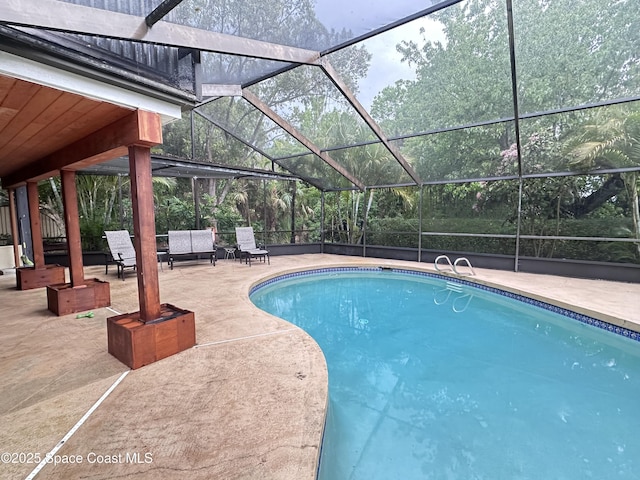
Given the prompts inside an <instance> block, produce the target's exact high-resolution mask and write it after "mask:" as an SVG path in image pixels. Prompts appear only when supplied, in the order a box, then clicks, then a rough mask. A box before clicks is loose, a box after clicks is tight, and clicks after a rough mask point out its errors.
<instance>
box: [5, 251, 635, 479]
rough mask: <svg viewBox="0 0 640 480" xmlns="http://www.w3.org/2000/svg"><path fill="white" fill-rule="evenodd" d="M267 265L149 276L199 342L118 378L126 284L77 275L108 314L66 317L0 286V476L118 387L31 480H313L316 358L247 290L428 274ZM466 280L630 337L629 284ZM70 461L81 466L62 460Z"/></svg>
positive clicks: (192, 267)
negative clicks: (331, 276) (117, 343)
mask: <svg viewBox="0 0 640 480" xmlns="http://www.w3.org/2000/svg"><path fill="white" fill-rule="evenodd" d="M272 260H273V261H272V262H271V265H267V264H255V265H253V266H252V267H251V268H249V266H247V265H244V264H240V263H239V262H234V261H233V260H221V261H219V262H217V265H216V266H215V267H213V266H211V265H209V264H208V263H205V262H202V263H198V264H196V263H191V264H181V265H180V266H179V267H178V268H176V269H174V270H173V271H172V270H169V269H164V270H163V271H161V272H159V278H160V293H161V299H162V301H163V302H169V303H179V304H180V305H181V306H183V307H184V308H188V309H190V310H193V311H194V312H195V314H196V339H197V342H198V345H197V346H196V347H194V348H191V349H189V350H187V351H185V352H182V353H180V354H178V355H174V356H173V357H170V358H167V359H164V360H162V361H160V362H157V363H155V364H152V365H148V366H146V367H143V368H141V369H139V370H135V371H131V372H129V373H128V374H127V375H126V377H124V378H121V376H122V375H123V373H124V372H126V371H128V368H127V367H126V366H125V365H123V364H122V363H120V362H119V361H118V360H116V359H115V358H114V357H112V356H110V355H109V354H108V353H107V342H106V318H107V317H109V316H112V315H113V311H112V310H111V309H113V310H115V311H118V312H128V311H134V310H136V309H137V307H138V305H137V282H136V281H135V279H134V278H133V277H131V279H129V280H128V281H125V282H122V281H120V280H117V279H116V277H115V273H113V274H112V275H107V276H105V275H104V267H87V268H86V269H85V270H86V271H87V275H90V276H91V277H96V278H100V279H102V280H107V281H109V282H110V284H111V297H112V305H111V307H110V308H103V309H96V310H94V313H95V316H94V318H92V319H88V318H82V319H77V318H75V315H68V316H63V317H56V316H55V315H53V314H51V313H50V312H48V311H47V309H46V304H47V302H46V291H44V289H36V290H30V291H17V290H16V288H15V276H13V275H11V274H7V275H2V276H0V318H2V319H3V320H2V326H3V328H2V329H1V330H0V352H1V353H0V391H1V392H2V395H0V415H1V417H0V421H1V422H2V425H3V435H2V437H1V439H0V451H1V452H7V453H14V454H16V455H15V456H14V458H15V460H16V461H15V463H14V462H13V461H9V462H4V461H3V462H2V463H0V478H27V477H28V476H29V475H30V474H31V473H32V472H34V470H35V469H36V468H38V467H39V464H40V461H36V458H35V456H36V455H39V456H41V457H44V455H46V453H47V452H52V450H53V449H54V448H56V447H57V446H58V444H59V442H61V440H62V439H63V438H65V435H66V434H67V433H68V432H70V431H71V430H72V429H73V428H74V427H75V426H76V425H77V424H78V422H79V421H80V420H81V419H83V418H84V416H85V414H86V413H87V412H88V411H89V410H90V409H91V408H92V406H94V405H95V404H96V402H97V401H98V400H99V399H100V398H101V397H102V396H103V394H104V393H105V392H107V391H108V390H109V389H110V387H112V386H113V385H114V383H115V382H116V381H117V380H118V379H121V381H120V382H119V383H118V384H117V385H116V386H115V388H113V391H111V392H110V394H109V395H108V396H106V397H105V398H104V399H103V401H102V402H101V403H100V404H99V405H97V406H96V408H95V409H94V410H92V413H91V415H89V416H88V417H86V418H84V421H83V423H82V424H81V425H78V426H77V428H76V429H75V430H74V432H73V435H71V436H69V437H68V438H66V439H65V441H64V442H63V444H62V445H60V446H59V448H58V449H57V450H56V452H55V454H56V455H58V456H59V458H60V459H64V460H66V463H65V462H62V460H61V463H59V464H58V465H54V464H53V463H46V464H43V465H42V466H41V467H40V470H38V471H37V472H35V474H34V475H33V477H32V478H36V479H38V478H54V479H55V478H82V477H90V478H94V479H107V478H114V477H118V478H136V479H146V478H149V479H152V478H153V479H157V478H190V479H200V478H202V479H210V478H225V479H254V478H256V479H257V478H260V479H277V480H289V479H291V480H303V479H313V478H314V477H315V473H316V461H317V456H318V452H319V448H320V441H321V436H322V427H323V424H324V416H325V412H326V404H327V371H326V366H325V363H324V358H323V356H322V353H321V352H320V350H319V349H318V347H317V345H316V344H315V342H314V341H313V340H312V339H311V338H309V337H308V336H307V335H306V334H305V333H304V332H303V331H302V330H300V329H298V328H297V327H292V325H291V324H289V323H287V322H285V321H283V320H280V319H277V318H274V317H273V316H271V315H269V314H267V313H265V312H262V311H260V310H258V309H256V308H255V307H254V306H253V305H252V304H251V302H250V300H249V298H248V292H249V289H250V288H251V286H252V285H254V284H256V283H257V282H259V281H260V280H262V279H264V278H267V277H271V276H274V275H278V274H280V273H286V272H290V271H293V270H295V269H305V268H318V267H332V266H339V265H368V266H385V267H386V266H397V267H399V268H409V269H423V270H426V271H431V272H433V271H434V270H433V268H432V267H431V266H430V265H427V264H417V263H415V262H401V261H391V260H381V259H364V258H361V257H346V256H336V255H296V256H289V257H274V258H273V259H272ZM476 272H477V277H474V278H473V279H471V280H477V281H479V282H481V283H483V284H487V285H490V286H503V287H506V288H508V289H509V290H510V291H513V292H514V293H522V294H526V295H529V296H532V297H534V298H537V299H545V300H547V301H549V300H550V301H552V302H554V303H557V304H558V305H559V306H563V307H567V306H570V305H573V306H575V310H577V311H579V312H580V313H585V314H588V315H589V314H590V315H593V316H596V318H600V319H602V320H609V321H613V322H617V323H618V324H620V325H624V326H626V327H627V328H632V327H633V328H634V329H636V330H640V313H639V312H640V284H627V283H617V282H606V281H597V280H582V279H570V278H564V277H555V276H547V275H535V274H526V273H513V272H502V271H497V270H483V269H476ZM465 280H470V278H469V277H465ZM594 314H595V315H594ZM202 347H206V348H202ZM21 453H22V454H23V455H22V456H20V454H21ZM72 456H73V457H74V458H75V459H76V460H77V459H81V463H78V462H75V463H69V461H70V459H71V457H72ZM10 460H13V459H10Z"/></svg>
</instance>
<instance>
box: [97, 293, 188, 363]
mask: <svg viewBox="0 0 640 480" xmlns="http://www.w3.org/2000/svg"><path fill="white" fill-rule="evenodd" d="M107 336H108V343H109V353H110V354H111V355H113V356H114V357H116V358H117V359H118V360H120V361H121V362H122V363H124V364H125V365H127V366H128V367H130V368H132V369H136V368H140V367H143V366H144V365H149V364H150V363H153V362H156V361H158V360H161V359H163V358H166V357H169V356H171V355H174V354H176V353H178V352H181V351H183V350H186V349H188V348H191V347H193V346H194V345H195V344H196V327H195V315H194V313H193V312H191V311H189V310H183V309H181V308H178V307H175V306H173V305H170V304H168V303H165V304H162V305H161V317H160V318H158V319H156V320H153V321H150V322H147V323H143V322H141V321H140V312H133V313H125V314H123V315H118V316H115V317H109V318H107Z"/></svg>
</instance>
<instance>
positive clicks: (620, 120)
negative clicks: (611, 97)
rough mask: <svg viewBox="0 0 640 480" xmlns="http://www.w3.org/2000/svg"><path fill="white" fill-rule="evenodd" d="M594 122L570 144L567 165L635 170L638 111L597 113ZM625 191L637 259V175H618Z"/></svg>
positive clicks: (639, 143) (639, 152)
mask: <svg viewBox="0 0 640 480" xmlns="http://www.w3.org/2000/svg"><path fill="white" fill-rule="evenodd" d="M599 114H600V115H597V116H596V117H595V119H594V120H595V121H594V122H593V123H590V124H586V125H583V126H582V128H581V134H580V135H579V136H578V137H577V139H576V141H574V142H572V143H571V148H570V155H571V157H572V158H571V160H570V161H569V166H571V167H573V168H576V169H579V170H592V169H595V168H603V167H605V168H621V167H638V166H639V165H640V112H632V113H627V112H626V111H625V110H624V109H623V108H612V109H607V110H601V111H599ZM620 177H621V178H622V180H623V181H624V185H625V188H626V190H627V194H628V198H629V203H630V209H631V218H632V222H633V236H634V238H636V239H638V240H639V242H638V243H637V244H636V247H637V251H638V255H639V256H640V205H639V202H638V188H639V184H638V179H639V177H638V172H637V171H633V172H626V173H621V174H620Z"/></svg>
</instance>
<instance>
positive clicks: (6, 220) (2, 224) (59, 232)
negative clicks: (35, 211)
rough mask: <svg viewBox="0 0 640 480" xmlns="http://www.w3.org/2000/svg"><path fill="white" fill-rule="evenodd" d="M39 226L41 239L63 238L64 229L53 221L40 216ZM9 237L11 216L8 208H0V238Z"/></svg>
mask: <svg viewBox="0 0 640 480" xmlns="http://www.w3.org/2000/svg"><path fill="white" fill-rule="evenodd" d="M40 225H41V228H42V237H43V238H58V237H64V236H65V231H64V229H60V228H58V226H57V225H56V224H55V222H54V221H53V220H51V219H50V218H49V217H47V216H45V215H43V214H42V213H41V214H40ZM5 235H11V216H10V214H9V206H8V205H7V206H0V237H3V236H5Z"/></svg>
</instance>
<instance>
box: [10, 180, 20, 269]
mask: <svg viewBox="0 0 640 480" xmlns="http://www.w3.org/2000/svg"><path fill="white" fill-rule="evenodd" d="M9 216H10V217H11V219H10V220H11V238H12V239H13V260H14V262H15V267H16V268H18V267H19V266H20V233H19V232H18V211H17V210H16V191H15V189H13V188H10V189H9Z"/></svg>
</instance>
